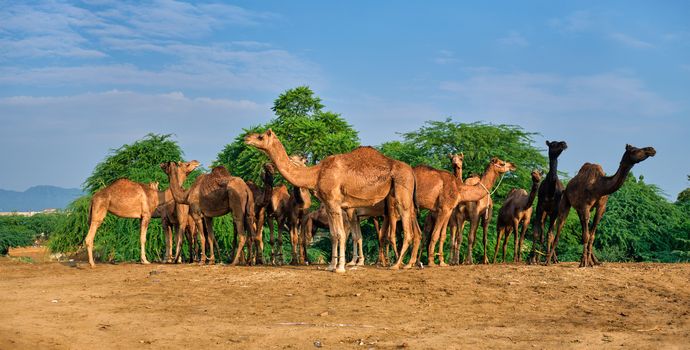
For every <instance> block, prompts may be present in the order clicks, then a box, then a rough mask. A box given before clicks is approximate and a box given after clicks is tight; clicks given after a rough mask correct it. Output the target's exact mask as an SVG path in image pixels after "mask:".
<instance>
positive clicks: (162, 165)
mask: <svg viewBox="0 0 690 350" xmlns="http://www.w3.org/2000/svg"><path fill="white" fill-rule="evenodd" d="M160 167H161V169H163V170H165V169H167V168H168V163H161V165H160Z"/></svg>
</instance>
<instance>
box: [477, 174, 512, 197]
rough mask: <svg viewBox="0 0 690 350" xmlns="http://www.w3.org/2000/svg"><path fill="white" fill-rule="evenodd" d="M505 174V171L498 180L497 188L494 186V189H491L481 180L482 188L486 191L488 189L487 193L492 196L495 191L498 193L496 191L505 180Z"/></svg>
mask: <svg viewBox="0 0 690 350" xmlns="http://www.w3.org/2000/svg"><path fill="white" fill-rule="evenodd" d="M505 176H506V173H503V174H502V175H501V178H500V179H499V180H498V184H496V188H494V190H493V191H489V189H488V188H486V186H484V184H483V183H482V181H481V180H480V181H479V184H480V185H481V186H482V188H483V189H484V191H486V193H487V194H488V195H489V197H491V196H493V194H494V193H496V191H498V187H499V186H501V182H503V178H504V177H505Z"/></svg>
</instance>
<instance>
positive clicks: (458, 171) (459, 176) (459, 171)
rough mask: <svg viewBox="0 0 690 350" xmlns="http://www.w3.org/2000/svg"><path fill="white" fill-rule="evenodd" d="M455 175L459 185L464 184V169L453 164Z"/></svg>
mask: <svg viewBox="0 0 690 350" xmlns="http://www.w3.org/2000/svg"><path fill="white" fill-rule="evenodd" d="M453 174H454V175H455V179H456V180H457V181H458V182H459V183H463V182H462V167H461V166H457V165H455V164H453Z"/></svg>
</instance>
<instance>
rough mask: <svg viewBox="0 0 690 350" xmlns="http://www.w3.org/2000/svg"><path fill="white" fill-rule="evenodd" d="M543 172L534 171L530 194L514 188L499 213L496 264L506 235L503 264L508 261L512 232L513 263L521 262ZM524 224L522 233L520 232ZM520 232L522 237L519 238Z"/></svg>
mask: <svg viewBox="0 0 690 350" xmlns="http://www.w3.org/2000/svg"><path fill="white" fill-rule="evenodd" d="M541 176H542V174H541V172H539V170H534V171H532V188H531V189H530V192H529V194H528V193H527V191H525V190H523V189H521V188H520V189H518V188H514V189H512V190H511V191H510V192H509V193H508V196H507V197H506V200H505V202H503V206H502V207H501V210H499V211H498V220H497V222H496V234H497V236H496V248H495V249H494V259H493V262H494V263H495V262H496V255H498V246H499V244H500V243H501V237H503V234H504V233H505V239H504V241H503V262H505V261H506V246H507V245H508V238H509V237H510V232H511V230H512V231H513V232H514V233H515V235H514V236H513V245H514V248H513V249H514V250H513V252H514V254H513V262H518V261H520V255H521V252H522V241H523V240H524V239H525V232H527V228H528V227H529V222H530V219H531V218H532V204H533V203H534V198H535V197H536V196H537V189H538V188H539V182H540V181H541ZM520 223H522V231H518V230H519V227H520ZM518 232H520V235H519V236H520V237H519V238H518Z"/></svg>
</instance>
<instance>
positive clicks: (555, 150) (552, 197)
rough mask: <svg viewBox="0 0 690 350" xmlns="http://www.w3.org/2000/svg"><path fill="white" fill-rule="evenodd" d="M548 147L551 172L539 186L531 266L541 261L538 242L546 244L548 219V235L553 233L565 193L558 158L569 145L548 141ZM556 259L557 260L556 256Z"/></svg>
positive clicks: (562, 142)
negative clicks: (560, 178)
mask: <svg viewBox="0 0 690 350" xmlns="http://www.w3.org/2000/svg"><path fill="white" fill-rule="evenodd" d="M546 146H547V147H549V172H548V173H546V178H545V179H544V181H542V183H541V185H539V192H538V193H537V215H536V216H535V218H536V220H537V222H536V223H535V224H534V225H533V226H534V227H533V230H534V231H533V233H532V252H531V253H530V260H529V263H531V264H534V263H536V262H538V261H539V257H538V256H537V250H536V249H537V248H536V247H537V242H539V244H540V245H543V244H544V225H545V222H546V218H547V217H548V219H549V231H548V234H549V235H551V234H552V233H553V229H554V225H553V224H554V222H555V221H556V218H557V217H558V203H559V202H560V201H561V195H562V193H563V183H561V180H559V179H558V156H560V155H561V153H563V151H565V150H566V149H567V148H568V145H567V144H566V143H565V141H552V142H549V141H546ZM544 251H546V250H544ZM554 259H557V257H556V256H555V255H554ZM554 262H555V261H554Z"/></svg>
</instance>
